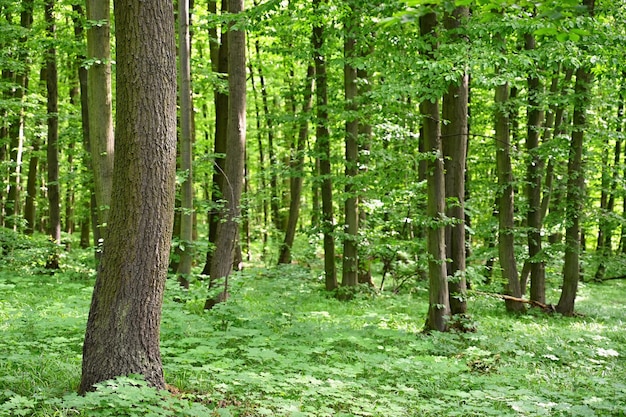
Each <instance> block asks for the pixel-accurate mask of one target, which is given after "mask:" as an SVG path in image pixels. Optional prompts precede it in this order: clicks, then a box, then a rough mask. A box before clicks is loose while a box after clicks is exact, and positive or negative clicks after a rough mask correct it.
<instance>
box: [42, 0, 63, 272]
mask: <svg viewBox="0 0 626 417" xmlns="http://www.w3.org/2000/svg"><path fill="white" fill-rule="evenodd" d="M54 5H55V1H53V0H48V1H47V2H46V4H45V17H46V30H47V32H48V36H49V37H50V40H51V41H53V40H54V38H55V34H56V25H55V21H54V16H53V13H54ZM58 82H59V81H58V75H57V63H56V47H55V46H54V44H53V45H52V46H50V47H49V48H48V55H47V57H46V88H47V91H48V105H47V110H48V146H47V163H48V205H49V213H50V214H49V220H48V221H49V224H48V233H49V234H50V237H51V238H52V240H53V241H54V242H55V243H56V244H57V245H59V244H61V193H60V187H59V86H58ZM46 268H49V269H58V268H59V259H58V255H57V254H56V253H55V254H53V256H52V257H51V258H50V259H49V260H48V263H47V265H46Z"/></svg>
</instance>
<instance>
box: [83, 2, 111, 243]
mask: <svg viewBox="0 0 626 417" xmlns="http://www.w3.org/2000/svg"><path fill="white" fill-rule="evenodd" d="M110 12H111V9H110V0H87V19H89V20H93V21H98V22H103V23H101V24H98V25H90V26H88V28H87V58H88V59H90V60H93V61H94V62H93V64H92V65H91V66H90V67H89V70H88V83H89V87H88V89H89V95H88V100H89V114H90V115H91V117H89V142H90V149H91V163H92V165H93V172H94V188H95V193H96V203H97V212H98V227H99V228H103V227H106V224H107V223H108V216H109V208H110V206H111V190H112V187H113V161H114V155H115V152H114V146H115V145H114V142H115V139H114V136H113V110H112V108H113V104H112V103H113V98H112V93H111V41H110V27H111V25H110V22H109V19H110ZM100 235H101V236H104V235H105V233H104V232H103V231H100Z"/></svg>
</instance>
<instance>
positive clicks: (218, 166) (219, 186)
mask: <svg viewBox="0 0 626 417" xmlns="http://www.w3.org/2000/svg"><path fill="white" fill-rule="evenodd" d="M212 3H213V2H210V3H209V6H210V5H211V4H212ZM227 12H228V0H222V13H227ZM214 55H216V53H215V52H214V51H213V50H212V51H211V57H212V58H213V57H214ZM217 55H218V60H217V73H218V76H219V77H221V78H222V79H225V78H226V76H227V74H228V30H227V28H226V26H224V27H223V28H222V33H221V45H220V47H219V51H218V52H217ZM213 67H215V65H213ZM214 101H215V143H214V147H213V151H214V154H215V155H216V157H215V162H214V165H215V166H214V168H213V188H212V190H211V203H212V205H213V207H212V209H211V211H210V212H209V215H208V221H209V243H210V244H212V245H215V243H216V239H217V228H218V225H219V219H220V213H221V211H222V210H221V208H220V206H221V203H220V201H221V200H222V197H223V196H224V192H225V190H224V186H225V182H226V181H225V179H224V161H225V158H224V155H225V154H226V144H227V142H228V132H227V130H228V111H229V104H228V92H224V91H220V89H218V88H216V89H215V90H214ZM212 262H213V249H212V248H209V250H207V254H206V261H205V264H204V269H203V270H202V275H210V273H211V263H212ZM209 282H211V281H209Z"/></svg>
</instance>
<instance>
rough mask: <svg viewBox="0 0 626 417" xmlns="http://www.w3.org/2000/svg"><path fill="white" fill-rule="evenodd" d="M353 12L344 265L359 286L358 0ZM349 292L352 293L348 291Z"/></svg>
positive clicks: (347, 283) (347, 77) (347, 47)
mask: <svg viewBox="0 0 626 417" xmlns="http://www.w3.org/2000/svg"><path fill="white" fill-rule="evenodd" d="M348 7H349V8H350V11H349V12H348V13H349V16H348V17H346V22H345V24H344V28H345V30H344V32H345V34H344V46H343V47H344V57H343V58H344V67H343V82H344V93H345V111H346V122H345V124H346V127H345V129H346V130H345V148H346V149H345V177H346V185H345V188H344V192H345V197H344V198H345V201H344V230H343V232H344V235H343V268H342V277H341V285H342V286H344V287H355V286H356V285H357V284H358V282H359V258H358V238H359V236H358V234H359V210H358V199H357V195H358V192H357V188H356V187H355V184H354V183H355V179H356V176H357V174H358V157H359V144H358V138H359V117H358V116H357V112H358V110H359V108H358V104H357V96H358V88H357V68H356V66H355V64H354V59H355V58H356V42H357V39H356V37H355V36H356V35H355V31H357V30H358V29H359V27H358V24H357V22H356V19H357V16H358V10H355V8H356V4H355V2H354V1H351V2H349V4H348ZM346 295H348V294H346Z"/></svg>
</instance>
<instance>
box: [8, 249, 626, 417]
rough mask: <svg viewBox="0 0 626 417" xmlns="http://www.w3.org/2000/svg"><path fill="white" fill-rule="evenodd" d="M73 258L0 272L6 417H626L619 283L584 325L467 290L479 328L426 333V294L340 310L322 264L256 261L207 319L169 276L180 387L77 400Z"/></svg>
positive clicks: (80, 279) (171, 359) (171, 365)
mask: <svg viewBox="0 0 626 417" xmlns="http://www.w3.org/2000/svg"><path fill="white" fill-rule="evenodd" d="M85 256H86V257H88V256H89V254H86V255H85ZM75 264H76V265H77V266H75V267H73V268H66V270H64V271H63V272H61V273H57V274H55V275H45V274H41V273H37V272H40V271H39V270H37V269H36V268H25V269H20V268H18V267H14V268H4V270H3V271H2V272H1V273H0V334H1V335H2V337H1V338H0V416H79V415H80V416H169V415H172V416H179V415H180V416H293V417H296V416H311V417H313V416H344V417H347V416H381V417H383V416H384V417H389V416H420V417H426V416H489V415H493V416H620V415H626V382H625V381H626V367H625V366H624V365H625V362H624V355H626V334H625V333H624V330H623V326H624V321H625V320H626V307H625V306H624V303H623V294H624V293H625V291H626V285H625V284H624V283H623V282H620V281H613V282H610V283H608V282H607V283H605V284H584V285H582V286H581V290H580V298H579V300H578V304H577V306H578V311H579V312H580V313H581V314H580V316H577V317H574V318H564V317H560V316H554V315H547V314H544V313H542V312H539V311H535V310H533V311H530V312H529V313H528V314H526V315H523V316H511V315H508V314H506V313H505V311H504V305H503V303H502V301H500V300H498V299H495V298H490V297H485V296H483V295H472V296H471V297H470V300H469V310H470V311H471V313H472V320H473V321H474V322H475V323H474V324H475V325H476V328H477V331H475V332H470V333H454V332H453V333H448V334H438V333H435V334H431V335H425V334H422V333H421V328H422V325H423V323H424V318H425V314H426V309H427V304H426V300H427V293H426V289H425V288H424V287H421V288H420V287H419V286H418V287H417V288H416V289H414V290H413V291H410V292H406V293H404V294H398V295H392V294H386V293H385V294H374V293H373V292H368V291H363V292H362V293H360V294H359V295H358V296H357V297H356V299H355V300H352V301H350V302H341V301H337V300H336V299H334V298H332V297H330V296H328V294H326V293H324V292H323V291H322V290H321V288H322V287H323V285H322V282H321V281H320V279H319V277H318V274H316V273H315V272H314V271H311V270H308V269H305V268H302V267H299V266H288V267H281V268H272V269H254V268H249V269H247V270H246V271H245V272H243V273H240V274H239V275H237V276H236V277H234V278H233V279H232V280H231V282H232V283H233V287H232V290H231V294H232V296H231V298H230V300H229V301H228V302H227V303H224V304H220V305H219V306H218V307H216V308H215V309H213V310H212V311H210V312H204V311H203V310H202V307H203V305H204V300H205V297H206V291H205V290H204V286H205V285H204V283H201V282H193V283H192V288H191V290H190V291H189V292H183V291H182V290H180V289H179V288H178V287H177V284H176V282H175V280H174V279H171V282H170V283H168V290H167V293H166V300H165V307H164V312H163V325H162V355H163V364H164V369H165V373H166V380H167V382H168V383H169V384H170V385H171V391H174V394H171V393H167V392H157V391H154V390H152V389H150V388H148V387H146V386H145V383H143V381H141V380H140V379H138V378H137V377H132V376H131V377H128V378H120V379H118V380H115V381H108V382H106V383H103V384H101V386H100V388H99V389H98V391H96V392H94V393H90V394H88V395H87V396H85V397H79V396H77V395H75V394H74V392H75V390H76V388H77V385H78V383H79V379H80V364H81V343H82V337H83V332H84V325H85V322H86V317H87V312H88V308H89V302H90V296H91V290H92V286H93V272H92V270H90V269H89V268H86V267H82V266H80V265H81V262H76V263H75ZM557 295H558V292H556V291H555V292H554V293H553V294H550V296H551V297H552V298H553V299H556V297H557Z"/></svg>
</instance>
